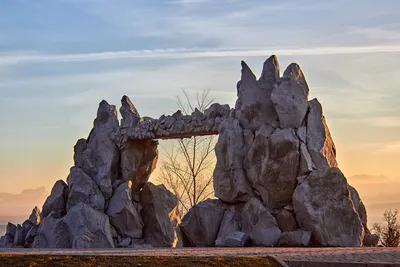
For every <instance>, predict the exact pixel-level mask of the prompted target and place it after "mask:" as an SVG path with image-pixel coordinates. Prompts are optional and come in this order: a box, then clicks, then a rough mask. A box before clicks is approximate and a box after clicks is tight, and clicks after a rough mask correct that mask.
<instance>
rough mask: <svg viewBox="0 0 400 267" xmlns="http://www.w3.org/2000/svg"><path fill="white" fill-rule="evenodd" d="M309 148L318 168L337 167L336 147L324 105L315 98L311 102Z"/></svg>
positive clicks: (308, 126)
mask: <svg viewBox="0 0 400 267" xmlns="http://www.w3.org/2000/svg"><path fill="white" fill-rule="evenodd" d="M309 105H310V108H309V112H308V116H307V148H308V151H309V152H310V155H311V158H312V160H313V162H314V164H315V166H316V167H317V168H318V169H321V168H329V167H337V162H336V147H335V144H334V143H333V139H332V136H331V133H330V131H329V128H328V125H327V124H326V120H325V116H324V115H323V112H322V106H321V104H320V103H319V102H318V100H317V99H316V98H315V99H313V100H311V101H310V102H309Z"/></svg>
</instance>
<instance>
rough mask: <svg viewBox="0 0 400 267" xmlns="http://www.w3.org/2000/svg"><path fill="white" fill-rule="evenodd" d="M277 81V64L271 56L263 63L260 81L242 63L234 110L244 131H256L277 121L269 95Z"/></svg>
mask: <svg viewBox="0 0 400 267" xmlns="http://www.w3.org/2000/svg"><path fill="white" fill-rule="evenodd" d="M278 79H279V63H278V60H277V59H276V57H275V56H271V57H270V58H269V59H267V60H266V61H265V63H264V68H263V71H262V75H261V77H260V79H259V80H258V81H257V79H256V76H255V75H254V74H253V72H252V71H251V70H250V68H249V66H247V64H246V63H245V62H244V61H242V77H241V80H240V81H239V82H238V84H237V91H238V99H237V101H236V105H235V110H236V111H237V118H238V119H239V121H240V124H241V125H242V126H243V127H244V128H246V129H257V128H259V127H260V126H261V125H263V124H270V123H272V122H273V121H276V120H277V114H276V111H275V108H274V104H273V103H272V101H271V93H272V91H273V89H274V85H275V83H276V82H277V81H278Z"/></svg>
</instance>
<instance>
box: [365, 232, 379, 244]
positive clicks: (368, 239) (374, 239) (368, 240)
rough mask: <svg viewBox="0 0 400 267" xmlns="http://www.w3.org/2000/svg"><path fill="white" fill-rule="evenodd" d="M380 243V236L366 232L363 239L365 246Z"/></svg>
mask: <svg viewBox="0 0 400 267" xmlns="http://www.w3.org/2000/svg"><path fill="white" fill-rule="evenodd" d="M378 243H379V236H378V235H376V234H365V235H364V239H363V246H365V247H376V246H377V245H378Z"/></svg>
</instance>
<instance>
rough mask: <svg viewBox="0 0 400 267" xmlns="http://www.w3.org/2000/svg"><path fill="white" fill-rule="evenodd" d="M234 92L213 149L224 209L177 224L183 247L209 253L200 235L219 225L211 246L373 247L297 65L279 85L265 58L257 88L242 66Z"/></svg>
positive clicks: (193, 214) (194, 213) (192, 214)
mask: <svg viewBox="0 0 400 267" xmlns="http://www.w3.org/2000/svg"><path fill="white" fill-rule="evenodd" d="M237 90H238V100H237V102H236V106H235V109H234V110H233V111H231V113H230V115H229V117H228V118H227V119H225V120H224V121H222V123H221V124H220V125H219V129H218V132H219V137H218V142H217V144H216V147H215V153H216V158H217V163H216V167H215V170H214V189H215V196H216V197H217V198H219V200H220V201H221V202H222V203H224V204H223V205H221V204H220V205H218V207H219V209H216V208H213V209H211V208H210V207H209V203H200V204H198V205H195V206H194V207H193V208H192V209H191V210H190V211H189V212H188V213H187V214H186V215H185V217H184V218H183V220H182V224H181V229H182V233H183V235H184V239H185V238H187V239H188V240H190V241H191V245H193V246H198V245H207V246H209V245H212V244H213V240H212V239H214V238H215V231H213V232H212V234H208V232H207V231H206V230H203V229H205V228H207V230H210V229H217V228H218V224H219V231H218V235H217V237H216V239H215V245H216V246H232V245H235V246H245V245H248V244H252V245H261V246H277V245H279V246H308V245H313V246H360V245H362V244H363V241H364V242H365V243H366V245H376V241H375V240H376V237H375V236H373V235H370V233H369V231H368V229H367V215H366V211H365V207H364V205H363V203H362V201H361V200H360V197H359V195H358V193H357V191H356V190H355V189H354V188H353V187H351V186H349V185H348V183H347V180H346V178H345V177H344V175H343V174H342V173H341V172H340V170H339V169H338V168H337V166H338V164H337V162H336V148H335V145H334V143H333V139H332V136H331V134H330V131H329V128H328V125H327V123H326V119H325V117H324V115H323V110H322V106H321V104H320V103H319V102H318V100H317V99H313V100H310V101H309V99H308V95H309V87H308V84H307V81H306V79H305V76H304V74H303V72H302V70H301V68H300V67H299V65H297V64H294V63H293V64H290V65H289V67H288V68H287V69H286V70H285V71H284V74H283V76H282V77H279V64H278V61H277V59H276V57H274V56H272V57H270V58H269V59H267V60H266V61H265V63H264V68H263V71H262V75H261V77H260V78H259V79H258V80H257V79H256V77H255V75H254V74H253V73H252V71H251V70H250V68H249V67H248V66H247V64H246V63H244V62H242V76H241V80H240V81H239V82H238V86H237ZM204 204H207V205H206V207H208V208H205V206H204ZM221 209H223V210H225V213H224V216H223V218H222V219H221V215H220V214H222V211H221ZM216 210H218V212H216ZM200 211H202V212H200ZM205 211H207V212H205ZM211 211H212V212H211ZM210 212H211V214H212V216H213V217H214V220H212V221H210V220H209V219H207V218H208V216H211V215H207V214H208V213H210ZM207 225H208V226H207ZM199 229H201V230H199ZM200 233H203V234H200ZM365 233H366V235H365V238H364V234H365ZM204 238H207V242H204Z"/></svg>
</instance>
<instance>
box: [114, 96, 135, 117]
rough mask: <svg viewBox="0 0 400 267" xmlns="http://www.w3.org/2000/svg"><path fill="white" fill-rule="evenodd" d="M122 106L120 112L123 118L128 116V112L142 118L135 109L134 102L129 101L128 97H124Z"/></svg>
mask: <svg viewBox="0 0 400 267" xmlns="http://www.w3.org/2000/svg"><path fill="white" fill-rule="evenodd" d="M121 105H122V106H121V108H120V110H119V111H120V112H121V115H122V117H123V118H124V116H125V115H126V114H124V113H125V112H126V111H131V112H132V113H133V115H135V116H136V117H138V118H140V115H139V112H138V111H137V109H136V108H135V106H134V105H133V103H132V101H131V100H130V99H129V97H128V96H126V95H124V96H123V97H122V99H121Z"/></svg>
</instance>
